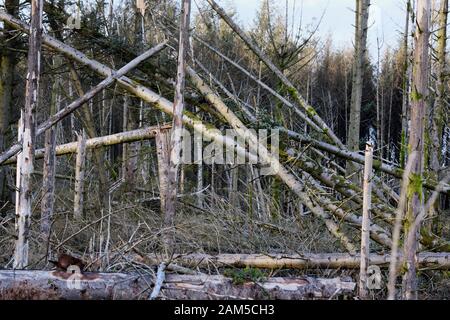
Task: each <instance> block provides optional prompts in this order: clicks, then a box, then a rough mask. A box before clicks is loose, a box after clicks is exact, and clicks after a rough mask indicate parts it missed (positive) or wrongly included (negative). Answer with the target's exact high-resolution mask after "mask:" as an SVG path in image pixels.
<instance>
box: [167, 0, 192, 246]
mask: <svg viewBox="0 0 450 320" xmlns="http://www.w3.org/2000/svg"><path fill="white" fill-rule="evenodd" d="M190 16H191V0H183V1H182V5H181V20H180V38H179V41H178V45H179V48H178V67H177V80H176V84H175V99H174V103H173V124H172V132H171V137H170V164H169V172H168V175H167V178H168V180H169V181H168V182H169V186H168V190H167V196H166V201H165V210H164V225H165V226H166V227H167V228H171V227H173V225H174V219H175V212H176V201H177V189H178V167H179V163H180V160H181V139H182V130H183V121H182V116H183V110H184V87H185V73H186V58H187V51H188V48H189V20H190ZM165 236H166V237H165V245H166V249H168V248H170V246H171V243H172V239H171V238H172V236H171V235H170V232H169V233H168V234H166V235H165Z"/></svg>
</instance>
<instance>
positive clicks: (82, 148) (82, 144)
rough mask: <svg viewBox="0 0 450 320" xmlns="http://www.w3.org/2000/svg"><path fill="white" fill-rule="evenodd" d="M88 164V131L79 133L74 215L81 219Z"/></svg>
mask: <svg viewBox="0 0 450 320" xmlns="http://www.w3.org/2000/svg"><path fill="white" fill-rule="evenodd" d="M85 166H86V133H85V132H84V130H83V131H82V132H80V133H79V134H78V143H77V158H76V163H75V196H74V200H73V216H74V218H75V219H77V220H80V219H81V218H82V217H83V204H84V171H85Z"/></svg>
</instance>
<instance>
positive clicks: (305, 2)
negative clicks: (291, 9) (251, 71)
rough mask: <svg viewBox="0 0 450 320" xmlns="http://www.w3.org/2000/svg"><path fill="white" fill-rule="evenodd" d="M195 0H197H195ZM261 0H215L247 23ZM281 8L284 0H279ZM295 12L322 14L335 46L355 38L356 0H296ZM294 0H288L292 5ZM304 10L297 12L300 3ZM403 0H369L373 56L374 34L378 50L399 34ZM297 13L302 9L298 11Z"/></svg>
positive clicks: (323, 34) (323, 28)
mask: <svg viewBox="0 0 450 320" xmlns="http://www.w3.org/2000/svg"><path fill="white" fill-rule="evenodd" d="M197 1H198V0H197ZM262 1H263V0H217V2H218V3H219V4H220V5H222V6H224V7H225V8H227V7H229V6H230V5H232V6H233V7H235V8H236V11H237V14H238V19H239V21H240V22H241V23H242V24H243V25H244V26H246V27H250V26H251V24H252V23H253V20H254V18H255V15H256V12H257V10H258V8H259V7H260V4H261V2H262ZM278 1H279V3H280V6H281V7H282V8H284V3H285V1H284V0H278ZM295 1H296V8H297V10H296V12H297V14H296V16H295V18H294V19H296V20H298V21H300V19H301V16H302V19H303V24H305V23H313V24H317V22H318V21H319V19H320V17H321V16H322V14H324V16H323V18H322V21H321V24H320V26H319V30H318V35H319V36H320V38H321V39H326V38H327V37H328V36H330V37H331V38H332V39H333V44H334V46H335V47H336V48H338V49H340V48H344V47H351V46H352V45H353V40H354V20H355V14H354V9H355V0H295ZM293 2H294V0H289V3H290V6H292V4H293ZM301 6H303V10H301V12H300V10H299V9H300V7H301ZM405 11H406V10H405V0H372V1H371V7H370V11H369V16H370V18H369V26H370V28H369V31H368V46H369V51H370V54H371V55H372V57H375V58H376V56H377V52H378V50H377V47H378V46H377V38H378V39H380V41H379V42H380V44H382V45H383V46H382V48H381V52H383V51H384V49H386V48H387V47H388V46H391V47H395V46H396V45H397V44H398V41H399V39H400V37H401V32H402V30H403V28H404V20H405ZM300 13H302V14H301V15H300Z"/></svg>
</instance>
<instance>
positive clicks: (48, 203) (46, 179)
mask: <svg viewBox="0 0 450 320" xmlns="http://www.w3.org/2000/svg"><path fill="white" fill-rule="evenodd" d="M58 62H59V59H58V58H57V57H55V58H53V65H54V66H55V67H58V64H59V63H58ZM60 84H61V83H60V78H59V77H56V79H55V81H54V82H53V85H52V97H51V102H50V115H53V114H55V113H56V112H57V111H58V110H59V101H58V100H59V96H58V92H59V85H60ZM55 148H56V127H51V128H50V129H47V130H46V131H45V156H44V169H43V178H42V201H41V234H42V237H43V239H48V237H49V236H50V227H51V223H52V216H53V206H54V202H55V176H56V154H55Z"/></svg>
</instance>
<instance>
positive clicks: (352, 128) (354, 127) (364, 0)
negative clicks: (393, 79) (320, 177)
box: [347, 0, 370, 183]
mask: <svg viewBox="0 0 450 320" xmlns="http://www.w3.org/2000/svg"><path fill="white" fill-rule="evenodd" d="M369 6H370V0H356V13H355V23H356V25H355V58H354V62H353V80H352V82H353V84H352V99H351V105H350V122H349V127H348V136H347V147H348V149H349V150H351V151H358V150H359V131H360V126H361V102H362V89H363V73H364V66H365V61H366V51H367V28H368V25H367V22H368V19H369ZM357 170H358V166H357V165H356V164H355V163H353V162H351V161H349V162H347V175H351V174H353V173H354V172H355V171H357ZM358 180H359V179H358V175H353V178H352V181H353V182H354V183H358Z"/></svg>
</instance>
